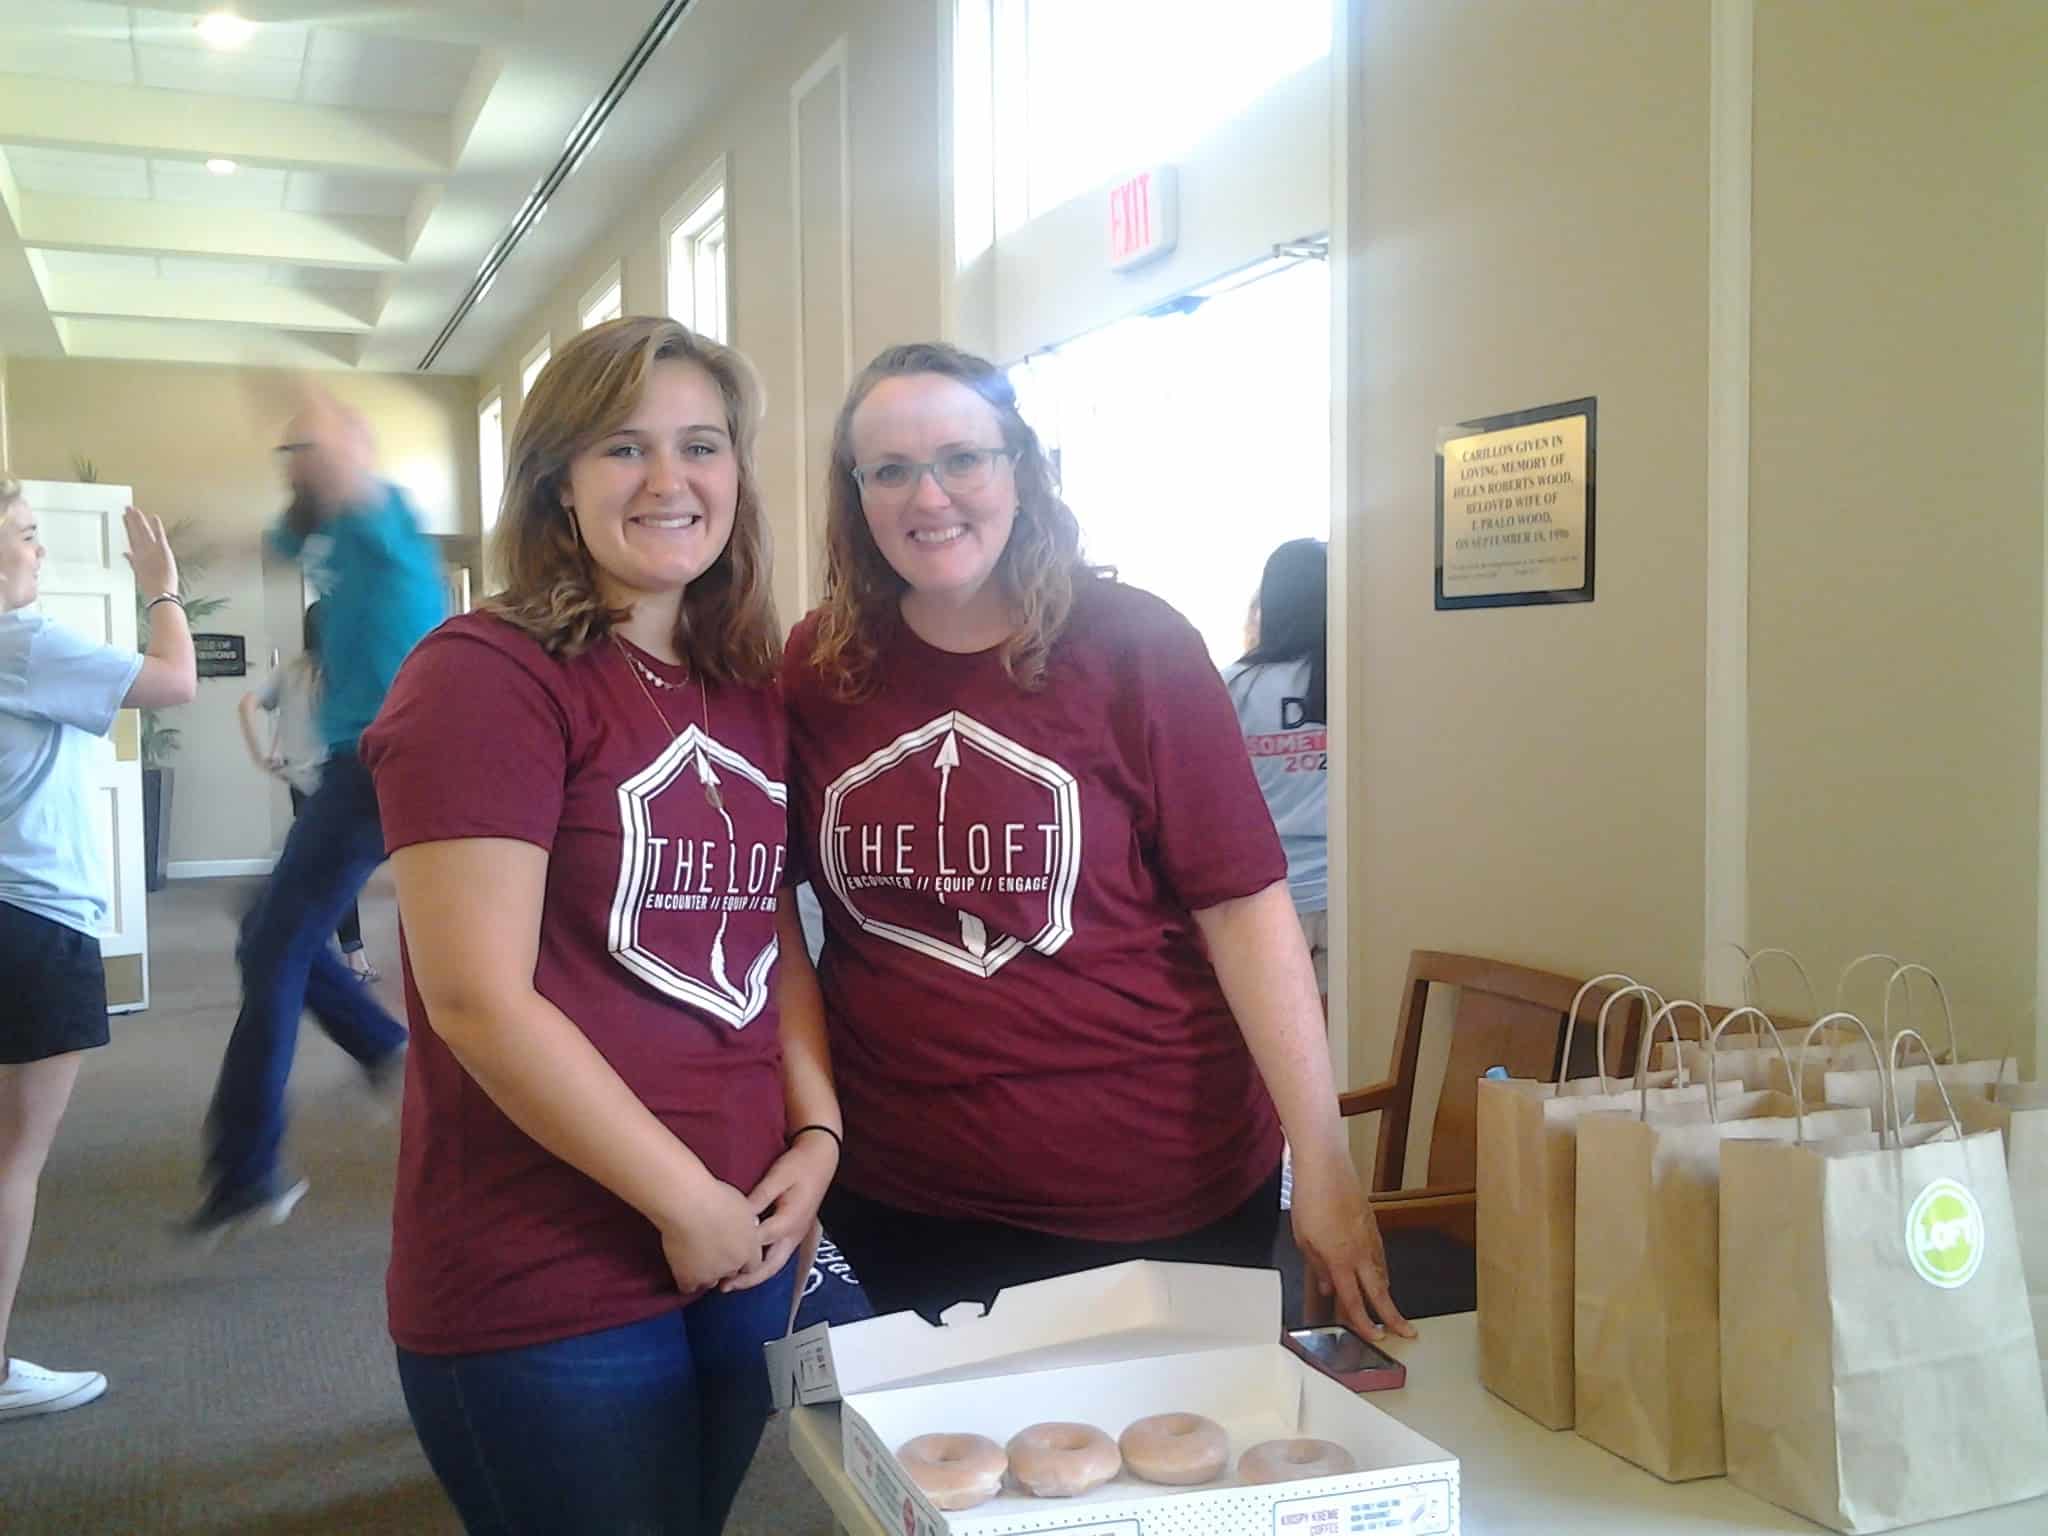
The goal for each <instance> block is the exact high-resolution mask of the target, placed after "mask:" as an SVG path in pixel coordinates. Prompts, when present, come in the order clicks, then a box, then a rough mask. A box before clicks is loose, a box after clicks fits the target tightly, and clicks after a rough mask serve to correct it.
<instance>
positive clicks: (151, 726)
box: [135, 521, 228, 891]
mask: <svg viewBox="0 0 2048 1536" xmlns="http://www.w3.org/2000/svg"><path fill="white" fill-rule="evenodd" d="M165 532H166V533H168V534H169V535H170V540H171V548H172V549H173V550H175V551H176V552H177V556H178V575H179V578H180V582H181V584H182V585H183V586H184V588H185V590H186V592H187V593H188V594H190V593H191V591H192V586H193V583H194V582H196V581H198V580H199V578H201V577H202V576H204V575H205V574H206V569H207V566H208V565H209V564H211V563H212V560H213V551H212V550H211V549H210V548H208V547H207V546H205V545H203V544H200V543H196V542H194V540H193V525H192V523H191V522H190V521H181V522H177V523H173V524H172V525H171V526H170V527H169V528H167V529H166V530H165ZM148 596H149V594H146V593H143V592H137V593H136V594H135V643H136V644H137V645H138V646H140V647H142V648H143V649H145V650H146V649H147V648H148V646H149V612H148V610H147V609H146V608H145V607H144V606H143V605H144V604H145V603H146V602H147V600H148ZM227 605H228V600H227V599H226V598H224V597H198V596H193V595H188V596H187V597H186V598H185V618H186V621H187V622H188V623H190V624H191V625H192V627H193V628H194V629H197V628H198V627H199V621H200V620H201V619H204V618H206V617H207V616H208V615H210V614H215V613H218V612H220V610H221V609H223V608H225V607H226V606H227ZM182 734H183V733H182V732H180V731H179V729H178V728H177V727H176V726H174V725H165V724H164V722H163V711H161V710H156V709H145V710H144V711H143V712H142V856H143V868H144V883H145V885H146V886H147V888H148V889H150V890H152V891H160V890H162V889H163V888H164V879H165V875H164V870H165V866H166V865H167V864H168V862H169V843H170V839H169V838H168V837H167V836H165V829H166V828H167V827H169V826H170V824H171V789H172V782H173V775H172V772H171V768H170V759H171V758H172V757H173V756H175V755H176V754H177V751H178V746H179V742H180V739H181V737H182Z"/></svg>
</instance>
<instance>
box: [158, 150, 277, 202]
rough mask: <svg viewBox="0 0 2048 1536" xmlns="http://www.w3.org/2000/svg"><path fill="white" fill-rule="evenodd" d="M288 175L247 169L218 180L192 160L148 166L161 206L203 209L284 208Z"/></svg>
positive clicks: (252, 167)
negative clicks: (174, 204) (169, 204)
mask: <svg viewBox="0 0 2048 1536" xmlns="http://www.w3.org/2000/svg"><path fill="white" fill-rule="evenodd" d="M289 174H290V173H289V172H287V171H280V170H275V169H273V168H271V167H269V166H261V165H244V166H241V167H239V168H237V169H236V171H235V172H234V174H233V175H231V176H216V175H214V174H213V172H211V171H209V170H208V169H207V168H206V167H205V166H203V165H194V164H193V163H192V162H191V161H189V160H152V161H150V162H149V175H150V180H151V182H152V183H154V185H155V187H156V196H157V201H158V202H161V203H183V204H186V205H187V206H196V207H201V208H282V207H283V206H284V183H285V177H286V176H287V175H289Z"/></svg>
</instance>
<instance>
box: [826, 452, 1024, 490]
mask: <svg viewBox="0 0 2048 1536" xmlns="http://www.w3.org/2000/svg"><path fill="white" fill-rule="evenodd" d="M1015 457H1016V455H1015V454H1014V453H1013V452H1011V450H1009V449H1008V448H955V449H954V450H953V451H952V452H951V453H947V454H944V455H942V456H940V457H939V458H937V459H927V460H925V461H924V462H923V463H918V464H913V463H911V462H909V461H908V460H904V459H890V460H888V461H887V462H885V463H881V464H856V465H854V466H853V478H854V483H855V484H857V485H859V487H860V489H861V494H862V495H863V496H875V495H881V496H886V497H889V498H891V499H895V498H900V497H904V496H908V495H910V494H911V493H912V492H913V491H915V490H916V489H917V483H918V481H919V480H921V479H923V478H924V477H925V476H926V475H927V474H929V475H930V476H931V477H932V479H934V480H936V481H937V482H938V485H939V489H940V490H942V491H945V492H947V493H948V494H950V495H954V496H969V495H972V494H973V493H974V492H976V491H985V490H987V489H988V488H989V484H990V482H992V481H993V480H994V479H995V477H996V465H997V464H998V463H1000V462H1005V461H1007V460H1010V459H1013V458H1015Z"/></svg>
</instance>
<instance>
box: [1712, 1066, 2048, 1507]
mask: <svg viewBox="0 0 2048 1536" xmlns="http://www.w3.org/2000/svg"><path fill="white" fill-rule="evenodd" d="M1909 1042H1910V1043H1911V1044H1913V1045H1917V1046H1918V1047H1919V1049H1920V1050H1921V1051H1922V1052H1925V1051H1926V1045H1925V1043H1924V1042H1923V1041H1921V1040H1920V1037H1919V1035H1918V1034H1917V1033H1916V1032H1915V1031H1912V1030H1905V1031H1902V1032H1901V1033H1900V1034H1899V1036H1898V1037H1897V1039H1896V1040H1895V1041H1893V1042H1892V1054H1893V1055H1894V1056H1896V1055H1897V1053H1898V1052H1899V1051H1900V1050H1901V1049H1903V1048H1905V1047H1907V1045H1908V1044H1909ZM1888 1065H1889V1064H1888ZM1887 1077H1888V1078H1891V1079H1892V1080H1893V1081H1894V1082H1895V1081H1896V1075H1895V1074H1894V1073H1890V1072H1888V1073H1887ZM1937 1081H1939V1079H1937ZM1944 1092H1945V1089H1944ZM1886 1104H1887V1111H1888V1112H1887V1121H1888V1126H1887V1128H1886V1129H1885V1130H1882V1131H1880V1132H1878V1133H1877V1134H1876V1135H1875V1136H1852V1137H1847V1138H1843V1139H1841V1140H1838V1141H1835V1142H1832V1143H1830V1142H1807V1143H1803V1144H1792V1143H1781V1142H1757V1141H1730V1142H1728V1143H1726V1144H1725V1145H1724V1146H1723V1147H1722V1149H1721V1404H1722V1412H1723V1420H1724V1424H1725V1428H1726V1435H1727V1454H1728V1478H1729V1481H1730V1482H1732V1483H1735V1484H1736V1485H1737V1486H1739V1487H1742V1488H1745V1489H1747V1490H1748V1491H1749V1492H1751V1493H1754V1494H1756V1495H1757V1496H1758V1497H1760V1498H1764V1499H1768V1500H1769V1501H1770V1502H1771V1503H1773V1504H1777V1505H1779V1506H1781V1507H1783V1508H1785V1509H1789V1510H1792V1511H1794V1512H1795V1513H1798V1514H1801V1515H1804V1516H1806V1517H1807V1518H1808V1519H1810V1520H1816V1521H1818V1522H1820V1523H1821V1524H1822V1525H1825V1526H1829V1527H1831V1528H1832V1529H1834V1530H1837V1531H1845V1532H1864V1531H1885V1530H1891V1529H1893V1528H1894V1527H1897V1526H1901V1525H1911V1524H1914V1523H1916V1522H1918V1521H1922V1520H1934V1519H1939V1518H1942V1517H1944V1516H1950V1515H1961V1514H1967V1513H1969V1512H1970V1511H1972V1510H1978V1509H1985V1508H1989V1507H1992V1506H1994V1505H1999V1504H2009V1503H2013V1502H2015V1501H2017V1500H2020V1499H2027V1498H2033V1497H2035V1496H2037V1495H2039V1494H2042V1493H2048V1404H2044V1402H2043V1399H2042V1388H2041V1377H2040V1373H2039V1370H2038V1368H2037V1365H2036V1361H2035V1353H2034V1351H2035V1343H2034V1330H2033V1324H2032V1321H2031V1320H2030V1318H2029V1317H2028V1314H2027V1299H2026V1290H2025V1282H2024V1280H2023V1279H2022V1278H2021V1273H2020V1255H2019V1242H2018V1237H2017V1234H2016V1232H2015V1230H2014V1225H2013V1211H2012V1201H2011V1197H2010V1195H2009V1193H2008V1188H2007V1184H2006V1175H2005V1157H2004V1153H2003V1150H2002V1148H2001V1147H2000V1144H1999V1138H1998V1137H1997V1136H1996V1135H1994V1134H1992V1133H1990V1132H1977V1133H1974V1134H1965V1133H1964V1132H1963V1130H1962V1126H1961V1122H1960V1121H1959V1120H1957V1119H1956V1118H1954V1117H1953V1116H1945V1117H1944V1119H1943V1121H1942V1122H1941V1123H1940V1124H1938V1125H1934V1126H1921V1125H1912V1126H1906V1127H1901V1125H1900V1123H1899V1119H1900V1117H1899V1115H1898V1113H1897V1109H1896V1104H1897V1095H1896V1093H1895V1092H1893V1091H1891V1090H1889V1089H1888V1091H1887V1095H1886ZM1873 1143H1875V1144H1873Z"/></svg>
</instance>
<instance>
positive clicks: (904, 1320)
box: [768, 1262, 1459, 1536]
mask: <svg viewBox="0 0 2048 1536" xmlns="http://www.w3.org/2000/svg"><path fill="white" fill-rule="evenodd" d="M979 1312H980V1309H979V1308H978V1307H976V1306H973V1305H968V1306H964V1307H956V1308H954V1309H953V1310H952V1311H950V1312H948V1313H947V1314H946V1317H945V1320H944V1326H942V1327H937V1328H934V1327H932V1326H931V1325H930V1324H928V1323H926V1322H925V1321H924V1319H923V1318H921V1317H919V1316H917V1315H916V1314H915V1313H911V1312H900V1313H896V1314H894V1315H892V1316H889V1317H877V1318H871V1319H869V1320H867V1321H865V1322H859V1323H850V1324H847V1325H845V1326H842V1327H838V1328H833V1327H830V1326H828V1325H826V1324H822V1323H821V1324H819V1325H818V1326H816V1327H814V1328H806V1329H804V1330H803V1331H802V1332H800V1333H795V1334H791V1335H790V1336H789V1337H788V1338H785V1339H777V1340H774V1341H772V1342H771V1343H770V1344H769V1345H768V1368H769V1374H770V1375H771V1377H772V1378H773V1379H774V1382H775V1393H776V1402H777V1404H778V1405H779V1406H781V1407H785V1408H786V1407H789V1406H791V1405H792V1404H796V1403H803V1404H818V1403H830V1402H839V1403H841V1404H842V1408H841V1413H840V1430H841V1454H842V1455H843V1457H844V1459H845V1467H846V1471H847V1474H848V1477H849V1479H850V1480H851V1481H852V1483H853V1484H854V1485H855V1486H856V1487H857V1488H859V1490H860V1493H861V1497H862V1498H863V1499H864V1500H866V1502H867V1504H868V1506H869V1507H870V1508H871V1509H873V1510H874V1512H875V1514H876V1515H877V1516H878V1517H879V1518H880V1519H881V1521H882V1523H883V1525H884V1526H885V1527H887V1528H888V1529H890V1530H892V1531H897V1530H900V1531H902V1532H903V1533H904V1536H1026V1533H1029V1536H1054V1533H1059V1536H1358V1533H1364V1532H1380V1531H1399V1532H1404V1533H1407V1536H1456V1533H1457V1532H1458V1530H1459V1509H1458V1458H1457V1457H1455V1456H1453V1455H1452V1454H1451V1453H1450V1452H1448V1451H1446V1450H1445V1449H1444V1448H1443V1447H1442V1446H1439V1445H1436V1444H1434V1443H1432V1442H1431V1441H1429V1440H1426V1439H1424V1438H1423V1437H1422V1436H1421V1435H1418V1434H1416V1433H1415V1432H1414V1431H1413V1430H1411V1429H1409V1428H1407V1427H1406V1426H1405V1425H1403V1424H1401V1423H1399V1422H1397V1421H1396V1420H1395V1419H1393V1418H1392V1417H1390V1416H1389V1415H1387V1414H1385V1413H1383V1412H1381V1411H1380V1410H1379V1409H1378V1408H1376V1407H1374V1406H1373V1404H1372V1400H1371V1397H1370V1395H1361V1394H1357V1393H1354V1392H1352V1391H1350V1390H1349V1389H1348V1388H1346V1387H1343V1386H1340V1385H1339V1384H1338V1383H1336V1382H1334V1381H1332V1380H1330V1379H1329V1378H1328V1377H1326V1376H1324V1375H1323V1374H1322V1373H1321V1372H1319V1371H1317V1370H1315V1369H1313V1368H1312V1367H1310V1366H1309V1365H1307V1364H1306V1363H1304V1362H1303V1361H1302V1360H1300V1359H1299V1358H1298V1357H1297V1356H1295V1355H1294V1354H1293V1353H1292V1352H1291V1351H1289V1350H1288V1349H1286V1348H1284V1347H1283V1346H1282V1345H1281V1344H1280V1343H1279V1338H1280V1277H1279V1276H1278V1275H1277V1274H1275V1273H1274V1272H1272V1271H1271V1270H1254V1269H1226V1268H1219V1267H1214V1266H1210V1265H1204V1264H1158V1263H1151V1262H1138V1263H1129V1264H1116V1265H1111V1266H1110V1267H1108V1268H1106V1269H1096V1270H1089V1271H1086V1272H1084V1273H1082V1274H1076V1275H1066V1276H1062V1277H1061V1278H1059V1279H1056V1280H1045V1281H1040V1282H1039V1283H1037V1284H1035V1285H1023V1286H1017V1287H1014V1288H1013V1289H1011V1290H1007V1291H1005V1292H1003V1293H1002V1294H1001V1295H1000V1296H998V1297H997V1298H996V1300H995V1304H994V1306H992V1307H991V1308H990V1309H989V1311H988V1313H987V1315H986V1316H981V1315H978V1314H979ZM1172 1412H1188V1413H1200V1414H1206V1415H1207V1416H1208V1417H1210V1418H1212V1419H1214V1420H1216V1421H1217V1422H1218V1423H1219V1424H1221V1425H1222V1426H1223V1428H1224V1429H1225V1430H1226V1431H1227V1432H1228V1434H1229V1436H1230V1466H1229V1467H1228V1468H1227V1469H1226V1470H1225V1472H1224V1475H1223V1476H1222V1477H1220V1478H1218V1479H1217V1480H1216V1481H1215V1482H1213V1483H1207V1484H1203V1485H1202V1486H1200V1487H1196V1488H1165V1487H1161V1486H1159V1485H1158V1484H1154V1483H1147V1482H1144V1481H1142V1480H1140V1479H1138V1478H1135V1477H1133V1476H1131V1475H1130V1473H1128V1472H1126V1473H1124V1474H1123V1475H1122V1476H1120V1477H1118V1478H1116V1479H1115V1480H1114V1481H1112V1482H1110V1483H1107V1484H1105V1485H1104V1486H1103V1487H1101V1488H1098V1489H1096V1490H1095V1491H1094V1492H1093V1493H1089V1494H1084V1495H1082V1496H1081V1497H1079V1498H1074V1499H1037V1498H1032V1497H1030V1496H1029V1495H1026V1494H1022V1493H1014V1492H1010V1491H1008V1490H1005V1491H1004V1492H1002V1493H1000V1494H998V1495H997V1496H996V1497H995V1498H993V1499H991V1500H989V1501H988V1502H987V1503H985V1504H981V1505H977V1506H976V1507H975V1508H973V1509H966V1510H955V1511H953V1512H951V1513H946V1512H943V1511H941V1510H939V1509H938V1508H937V1507H935V1506H934V1505H933V1504H932V1503H931V1502H930V1501H929V1500H928V1499H926V1498H925V1496H924V1495H923V1494H922V1493H921V1492H919V1490H918V1488H917V1486H916V1485H915V1484H914V1483H912V1482H911V1480H910V1478H909V1477H908V1476H907V1475H906V1474H905V1473H904V1471H903V1469H902V1467H901V1466H899V1465H898V1464H897V1461H896V1457H895V1455H894V1449H895V1447H897V1446H899V1445H902V1444H903V1443H904V1442H905V1441H907V1440H910V1439H912V1438H914V1437H915V1436H917V1435H922V1434H931V1433H966V1434H980V1435H986V1436H988V1438H989V1439H991V1440H993V1441H995V1442H996V1443H997V1444H998V1445H1001V1444H1003V1443H1005V1442H1006V1441H1008V1440H1009V1438H1010V1437H1011V1436H1012V1435H1014V1434H1015V1433H1017V1431H1018V1430H1020V1429H1023V1428H1024V1427H1026V1426H1027V1425H1030V1424H1036V1423H1040V1422H1042V1421H1045V1420H1053V1419H1069V1420H1077V1421H1079V1422H1081V1423H1084V1424H1094V1425H1097V1426H1099V1427H1100V1428H1101V1429H1103V1430H1104V1431H1105V1432H1107V1433H1108V1434H1109V1435H1110V1436H1111V1438H1115V1437H1116V1436H1117V1435H1118V1434H1120V1433H1121V1432H1122V1431H1123V1428H1124V1426H1125V1425H1127V1424H1129V1423H1130V1422H1131V1421H1132V1420H1134V1419H1140V1418H1144V1417H1145V1416H1146V1415H1148V1414H1154V1413H1172ZM1295 1436H1307V1437H1311V1438H1314V1439H1318V1440H1331V1441H1335V1442H1336V1443H1337V1444H1339V1445H1342V1446H1344V1447H1346V1448H1347V1449H1348V1450H1349V1451H1350V1452H1351V1454H1352V1455H1353V1456H1354V1457H1355V1458H1356V1459H1357V1462H1358V1468H1359V1470H1358V1471H1356V1472H1352V1473H1348V1474H1346V1475H1344V1476H1342V1477H1326V1478H1316V1479H1310V1480H1305V1481H1300V1482H1290V1483H1267V1484H1264V1485H1257V1486H1253V1485H1246V1484H1243V1483H1240V1482H1238V1481H1237V1477H1236V1466H1237V1458H1238V1456H1239V1455H1241V1454H1242V1453H1243V1452H1244V1451H1245V1449H1246V1448H1248V1447H1250V1446H1252V1445H1255V1444H1257V1443H1258V1442H1260V1441H1262V1440H1275V1439H1282V1438H1291V1437H1295Z"/></svg>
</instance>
